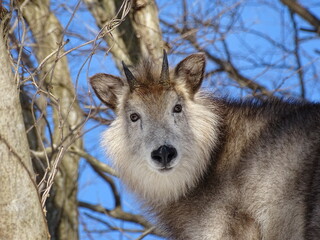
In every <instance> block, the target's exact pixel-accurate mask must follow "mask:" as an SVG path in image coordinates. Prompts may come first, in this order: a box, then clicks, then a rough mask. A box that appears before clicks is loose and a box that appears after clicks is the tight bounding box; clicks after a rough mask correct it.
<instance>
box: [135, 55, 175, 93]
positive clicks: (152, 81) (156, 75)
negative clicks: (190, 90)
mask: <svg viewBox="0 0 320 240" xmlns="http://www.w3.org/2000/svg"><path fill="white" fill-rule="evenodd" d="M130 70H131V71H132V74H133V76H134V77H135V79H136V81H137V84H136V86H135V89H134V91H133V93H132V94H133V95H138V96H141V97H144V96H147V95H154V96H155V95H161V94H162V93H163V92H164V91H168V90H174V87H175V85H176V84H175V81H172V79H173V77H174V76H173V75H174V74H173V72H172V71H171V74H170V80H171V81H169V82H168V83H166V84H163V83H161V82H160V73H161V69H160V67H159V65H156V64H154V63H153V62H152V61H150V60H149V59H144V60H143V61H142V62H141V63H140V64H138V65H137V66H136V67H134V68H130Z"/></svg>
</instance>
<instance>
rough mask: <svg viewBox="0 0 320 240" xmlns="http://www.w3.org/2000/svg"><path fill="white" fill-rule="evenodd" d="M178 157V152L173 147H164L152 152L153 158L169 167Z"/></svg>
mask: <svg viewBox="0 0 320 240" xmlns="http://www.w3.org/2000/svg"><path fill="white" fill-rule="evenodd" d="M176 156H177V150H176V149H175V148H174V147H172V146H167V145H162V146H161V147H159V148H158V149H157V150H154V151H152V153H151V157H152V159H153V160H155V161H156V162H158V163H161V165H163V166H167V165H168V163H170V162H171V160H172V159H174V158H175V157H176Z"/></svg>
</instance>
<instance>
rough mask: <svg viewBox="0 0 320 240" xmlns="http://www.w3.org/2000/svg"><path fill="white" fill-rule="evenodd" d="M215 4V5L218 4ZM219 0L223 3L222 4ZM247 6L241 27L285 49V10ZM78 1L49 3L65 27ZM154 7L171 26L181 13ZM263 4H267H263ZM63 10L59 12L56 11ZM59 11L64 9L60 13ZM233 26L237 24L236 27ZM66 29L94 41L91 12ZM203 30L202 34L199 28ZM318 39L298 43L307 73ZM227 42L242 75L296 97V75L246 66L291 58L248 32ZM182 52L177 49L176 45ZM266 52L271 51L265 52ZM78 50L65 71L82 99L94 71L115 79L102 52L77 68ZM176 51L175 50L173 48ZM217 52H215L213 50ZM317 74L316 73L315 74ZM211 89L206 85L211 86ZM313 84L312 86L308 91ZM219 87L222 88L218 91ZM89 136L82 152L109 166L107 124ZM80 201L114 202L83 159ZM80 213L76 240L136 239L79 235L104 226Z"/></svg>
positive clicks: (176, 7)
mask: <svg viewBox="0 0 320 240" xmlns="http://www.w3.org/2000/svg"><path fill="white" fill-rule="evenodd" d="M216 2H218V1H209V0H208V1H200V0H194V1H191V0H189V1H188V3H189V6H190V8H191V9H200V10H202V11H204V10H206V8H208V9H210V8H209V5H214V4H215V3H216ZM219 2H220V1H219ZM222 2H223V1H222ZM235 2H236V1H225V2H224V4H225V6H228V4H230V6H232V4H234V3H235ZM243 2H246V4H245V7H243V8H242V9H241V20H242V21H244V22H245V23H246V26H248V27H250V28H251V29H255V30H258V31H262V32H263V33H264V34H266V35H267V36H269V37H270V38H272V39H274V40H277V41H280V42H281V43H283V44H284V45H286V44H287V43H289V42H290V41H292V31H291V28H290V26H288V28H280V27H279V26H278V24H279V22H281V21H282V22H283V23H284V24H289V23H290V21H289V14H288V12H287V11H286V10H285V8H280V12H279V10H277V9H275V8H268V9H267V8H266V7H265V5H261V4H259V1H243ZM76 3H77V1H76V0H72V1H68V4H67V5H65V3H64V1H62V0H59V1H53V7H52V9H53V10H54V9H56V10H58V12H59V14H60V15H58V16H59V18H60V20H61V22H62V24H63V25H64V26H65V25H66V23H67V22H68V20H69V19H70V17H71V13H72V9H73V8H74V7H73V6H75V5H76ZM157 3H158V6H159V13H160V16H161V17H163V18H165V19H166V20H168V21H171V22H175V20H176V19H175V18H176V16H177V15H178V14H179V13H181V11H182V10H181V1H164V0H159V1H157ZM266 4H267V3H266ZM303 4H305V5H308V6H312V9H311V10H312V11H313V12H314V13H315V14H317V13H318V17H320V16H319V13H320V4H319V3H317V1H311V0H308V1H303ZM61 7H62V8H61ZM61 9H64V10H63V11H62V10H61ZM215 11H216V12H219V11H221V9H216V10H215ZM207 14H208V15H207V16H208V19H209V17H210V14H215V13H213V12H212V13H211V12H208V13H207ZM219 21H220V22H221V23H227V22H228V18H227V17H225V18H224V17H221V19H219ZM297 21H298V23H299V24H302V25H305V26H309V25H308V24H306V23H304V21H303V20H300V18H297ZM236 24H237V23H236ZM69 30H70V31H72V32H73V33H79V34H83V35H84V36H86V37H87V38H88V39H93V38H94V37H95V34H97V32H98V30H99V29H98V28H97V27H96V26H95V22H94V19H93V18H92V16H91V15H90V13H89V12H88V11H87V10H86V9H85V8H84V7H83V6H81V7H80V10H78V12H77V14H76V15H75V18H74V19H73V20H72V22H71V24H70V27H69ZM203 31H206V30H203ZM214 34H215V33H214V32H212V33H209V35H208V36H212V37H213V36H214ZM301 36H305V37H309V36H311V34H309V33H301ZM69 38H70V40H71V41H70V43H69V44H68V45H67V46H66V48H69V49H70V48H72V47H75V46H77V45H79V44H81V43H82V41H79V40H78V39H77V38H76V37H71V36H69ZM164 39H167V40H169V42H170V41H171V40H173V39H174V36H171V35H164ZM317 42H319V40H317V39H316V40H310V41H306V42H305V44H304V45H303V49H302V50H301V51H303V55H304V56H306V57H304V58H303V64H302V65H303V66H305V67H306V68H307V69H309V70H308V71H307V72H306V74H312V72H313V71H312V69H310V68H312V64H313V63H310V60H309V59H308V58H307V57H308V56H312V57H313V58H318V59H319V57H320V55H318V56H317V55H316V54H315V53H314V50H315V49H319V44H317ZM227 44H228V45H229V46H230V49H231V53H232V54H234V56H235V58H234V61H235V62H234V64H235V65H236V66H238V67H239V68H241V69H242V73H243V74H244V75H247V76H259V77H257V81H258V82H259V83H261V84H263V85H264V86H267V87H269V88H270V89H272V88H274V86H276V85H277V84H281V82H280V83H279V82H277V81H276V80H277V79H279V80H280V79H283V78H286V77H287V76H289V80H288V81H286V82H285V83H284V84H283V85H282V87H287V88H290V90H291V89H292V88H294V91H296V93H297V94H298V93H299V89H298V88H296V87H295V85H297V82H296V81H297V79H296V76H292V77H291V76H290V75H291V74H292V73H291V72H288V71H287V70H283V69H277V70H274V71H266V72H264V69H262V68H261V69H259V68H258V69H252V68H250V67H251V66H250V64H248V62H249V61H248V60H249V59H250V57H251V56H250V54H248V53H250V52H251V53H252V54H255V55H254V56H258V57H260V58H261V61H262V60H265V61H268V62H273V63H279V65H280V64H291V63H292V61H293V60H292V59H291V58H283V56H282V53H280V52H279V51H278V50H277V49H272V47H271V46H270V45H269V43H268V42H266V41H263V40H261V39H259V38H257V37H256V36H254V35H252V34H245V33H243V32H237V31H234V32H231V33H229V34H228V38H227ZM103 45H104V46H105V44H104V43H102V46H103ZM217 47H221V46H219V44H218V43H217V44H216V45H215V46H212V49H211V48H210V51H212V52H213V53H215V54H218V55H219V54H220V55H221V56H223V53H222V52H219V51H216V48H217ZM181 48H182V47H181ZM270 48H271V49H270ZM82 50H87V51H85V52H83V54H82V55H81V56H79V55H77V56H75V55H72V54H70V55H69V56H68V59H69V64H70V72H71V75H72V78H73V80H74V81H75V82H77V83H78V86H77V92H78V93H79V94H81V95H86V93H87V92H88V91H89V88H88V76H92V75H93V74H95V73H98V72H107V73H109V74H115V75H119V71H118V70H117V69H116V67H115V65H114V63H113V61H112V58H111V56H110V55H108V56H106V55H105V54H104V53H103V52H97V53H96V54H95V55H94V56H93V57H92V59H91V62H90V65H88V64H86V65H84V67H83V68H82V65H83V64H85V62H86V59H87V57H88V56H89V52H90V50H91V46H87V47H85V48H82ZM178 50H179V49H178ZM187 50H188V51H190V52H192V51H193V50H192V49H190V50H189V49H187ZM215 51H216V52H215ZM182 58H183V56H181V55H170V56H169V61H170V63H171V65H175V64H177V63H178V62H179V61H180V60H181V59H182ZM318 59H317V62H318V63H319V60H318ZM214 67H215V66H214V64H209V65H208V66H207V71H209V70H210V69H213V68H214ZM317 73H318V74H319V72H317ZM223 79H224V78H221V79H220V78H217V79H213V80H212V79H210V80H211V81H215V83H217V82H219V81H223ZM316 80H319V77H317V76H315V78H314V81H312V80H310V81H309V82H307V83H306V85H307V89H308V90H307V94H308V97H309V100H319V99H320V95H319V92H320V91H319V90H320V89H319V84H318V85H315V83H316ZM205 85H206V86H209V84H205ZM210 86H211V85H210ZM310 86H312V87H310ZM221 89H222V90H221ZM219 93H221V94H229V95H231V96H233V97H239V96H241V94H242V91H241V90H239V88H238V87H237V86H235V87H226V88H220V89H219ZM94 99H95V101H96V103H99V101H98V100H97V99H96V98H95V97H94ZM92 127H94V128H93V129H92V130H90V131H89V132H88V133H86V134H85V138H84V142H85V148H86V150H87V151H88V152H89V153H90V154H91V155H93V156H95V157H96V158H97V159H99V160H100V161H102V162H106V163H107V162H108V159H107V157H106V156H105V154H104V153H103V150H102V148H101V147H100V145H99V141H100V134H101V132H102V131H103V130H105V129H106V126H99V127H95V125H94V123H92V122H90V121H89V122H88V123H87V124H86V126H85V128H84V129H85V130H88V129H91V128H92ZM116 182H117V185H118V186H119V191H120V192H121V193H122V196H123V197H122V199H123V206H124V209H125V210H127V211H132V212H134V213H141V211H140V210H139V205H138V204H137V203H136V199H135V198H134V197H132V195H131V194H129V193H128V192H127V191H126V189H125V187H123V186H122V185H121V184H120V183H119V181H116ZM78 187H79V194H78V195H79V200H81V201H87V202H89V203H93V204H101V205H103V206H105V207H107V208H112V207H113V199H112V197H111V196H110V193H111V192H110V189H109V187H108V185H106V184H105V183H104V182H103V181H102V180H101V179H100V178H99V177H97V175H96V174H95V173H94V172H93V171H92V169H91V168H90V166H89V165H88V164H87V163H86V162H85V161H84V160H82V161H81V164H80V177H79V186H78ZM84 212H88V213H90V214H93V213H92V212H90V211H83V210H81V212H80V213H81V214H80V222H86V224H87V225H86V226H85V225H82V224H81V225H80V236H81V239H94V240H100V239H123V240H125V239H135V237H137V236H138V235H134V236H133V235H131V234H129V235H122V234H119V233H104V234H98V233H96V234H92V235H91V236H89V235H87V234H85V233H84V231H83V229H84V227H87V228H88V229H91V230H92V229H95V230H102V229H105V226H104V225H101V224H99V223H97V222H96V221H93V220H88V218H86V217H85V216H84V214H83V213H84ZM96 216H100V217H101V214H97V215H96ZM106 219H107V220H109V221H110V223H113V224H114V225H117V226H122V227H128V228H130V227H132V226H131V225H125V226H123V224H124V223H122V222H121V221H114V220H112V219H110V218H106ZM144 239H146V240H152V239H156V238H155V237H153V236H148V237H146V238H144Z"/></svg>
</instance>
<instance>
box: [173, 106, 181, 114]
mask: <svg viewBox="0 0 320 240" xmlns="http://www.w3.org/2000/svg"><path fill="white" fill-rule="evenodd" d="M181 111H182V106H181V104H176V105H175V106H174V108H173V112H174V113H180V112H181Z"/></svg>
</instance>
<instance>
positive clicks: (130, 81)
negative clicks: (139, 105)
mask: <svg viewBox="0 0 320 240" xmlns="http://www.w3.org/2000/svg"><path fill="white" fill-rule="evenodd" d="M122 66H123V71H124V74H125V75H126V77H127V81H128V84H129V87H130V91H131V92H132V91H133V90H134V89H135V84H136V78H135V77H134V76H133V74H132V72H130V70H129V68H128V67H127V65H126V64H125V63H124V62H123V61H122Z"/></svg>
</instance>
